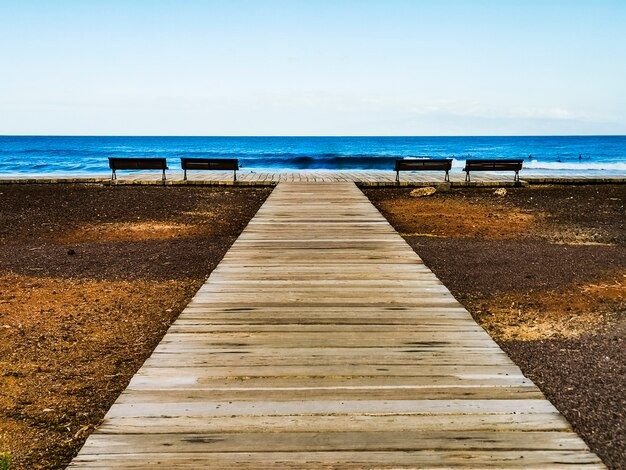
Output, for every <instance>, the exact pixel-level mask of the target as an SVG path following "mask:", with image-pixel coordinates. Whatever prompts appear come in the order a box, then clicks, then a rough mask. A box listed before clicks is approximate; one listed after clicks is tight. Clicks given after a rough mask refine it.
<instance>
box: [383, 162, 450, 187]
mask: <svg viewBox="0 0 626 470" xmlns="http://www.w3.org/2000/svg"><path fill="white" fill-rule="evenodd" d="M451 168H452V159H451V158H405V159H399V160H396V166H395V167H394V171H395V172H396V182H400V172H401V171H424V170H427V171H430V170H440V171H441V170H443V171H445V172H446V176H445V178H444V180H445V181H450V174H449V171H450V169H451Z"/></svg>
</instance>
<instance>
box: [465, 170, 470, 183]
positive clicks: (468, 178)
mask: <svg viewBox="0 0 626 470" xmlns="http://www.w3.org/2000/svg"><path fill="white" fill-rule="evenodd" d="M469 180H470V176H469V171H466V172H465V181H469Z"/></svg>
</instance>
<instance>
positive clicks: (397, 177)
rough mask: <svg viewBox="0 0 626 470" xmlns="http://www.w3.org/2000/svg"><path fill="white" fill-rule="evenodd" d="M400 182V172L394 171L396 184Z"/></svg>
mask: <svg viewBox="0 0 626 470" xmlns="http://www.w3.org/2000/svg"><path fill="white" fill-rule="evenodd" d="M399 182H400V172H399V171H396V183H399Z"/></svg>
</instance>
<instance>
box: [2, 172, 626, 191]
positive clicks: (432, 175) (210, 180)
mask: <svg viewBox="0 0 626 470" xmlns="http://www.w3.org/2000/svg"><path fill="white" fill-rule="evenodd" d="M167 175H168V176H167V180H166V181H165V185H238V186H257V185H275V184H276V183H344V182H355V183H358V184H359V185H362V186H426V185H432V184H437V185H438V184H445V181H444V176H443V172H441V174H439V173H437V172H429V171H426V172H424V171H421V172H420V171H418V172H409V171H406V172H402V175H401V177H400V179H401V181H400V182H399V183H397V182H396V181H395V172H392V171H383V170H353V171H349V170H291V171H290V170H277V171H275V172H267V171H241V172H239V173H238V174H237V182H233V175H232V172H228V171H204V172H200V171H198V172H193V173H190V174H189V179H188V180H187V181H185V180H183V174H182V173H181V172H179V171H169V172H168V174H167ZM521 177H522V181H521V182H520V183H519V184H520V185H522V186H525V185H527V184H624V183H626V174H623V175H609V176H606V175H605V176H602V175H589V174H587V175H585V174H582V173H578V174H563V173H552V174H543V175H542V174H532V175H524V174H523V173H522V175H521ZM19 183H22V184H24V183H98V184H110V183H112V184H116V185H125V184H155V185H162V184H164V183H163V181H162V180H161V173H159V172H151V173H145V172H130V173H121V174H120V175H119V176H118V179H117V180H116V181H115V182H111V180H110V178H109V177H84V176H73V175H64V176H55V177H45V176H41V177H17V176H16V177H0V185H1V184H19ZM450 184H451V185H452V186H456V187H464V186H489V187H493V186H515V185H516V183H515V182H514V181H513V176H512V174H507V173H502V172H500V173H490V172H479V173H476V174H472V181H471V182H469V183H467V182H465V175H464V174H463V173H460V172H455V173H451V174H450Z"/></svg>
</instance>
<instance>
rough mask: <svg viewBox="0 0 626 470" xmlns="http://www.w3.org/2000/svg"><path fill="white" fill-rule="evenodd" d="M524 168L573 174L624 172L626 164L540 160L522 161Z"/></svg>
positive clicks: (454, 163)
mask: <svg viewBox="0 0 626 470" xmlns="http://www.w3.org/2000/svg"><path fill="white" fill-rule="evenodd" d="M464 166H465V159H460V160H459V159H456V158H455V159H453V160H452V168H463V167H464ZM524 168H525V169H527V170H530V169H532V170H568V171H575V172H584V171H601V170H603V171H626V163H615V162H613V163H606V162H593V161H588V160H587V161H585V160H583V161H581V162H564V163H563V162H542V161H541V160H524Z"/></svg>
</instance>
